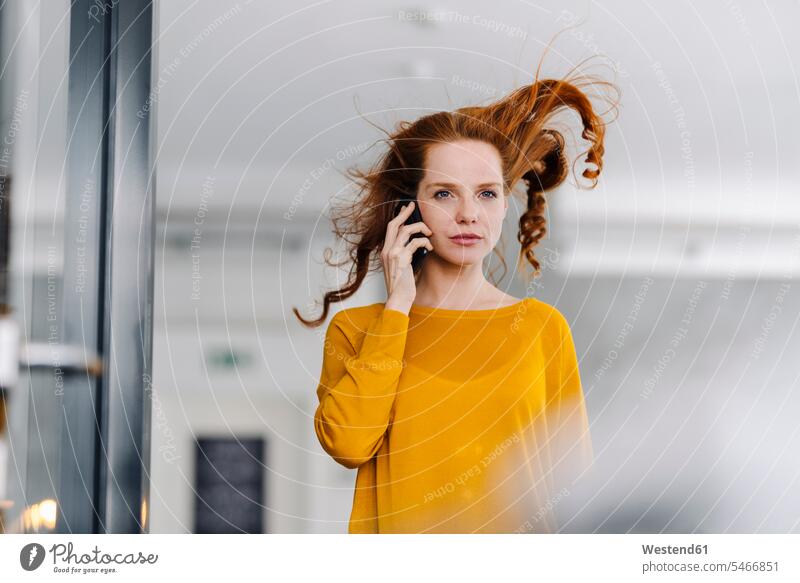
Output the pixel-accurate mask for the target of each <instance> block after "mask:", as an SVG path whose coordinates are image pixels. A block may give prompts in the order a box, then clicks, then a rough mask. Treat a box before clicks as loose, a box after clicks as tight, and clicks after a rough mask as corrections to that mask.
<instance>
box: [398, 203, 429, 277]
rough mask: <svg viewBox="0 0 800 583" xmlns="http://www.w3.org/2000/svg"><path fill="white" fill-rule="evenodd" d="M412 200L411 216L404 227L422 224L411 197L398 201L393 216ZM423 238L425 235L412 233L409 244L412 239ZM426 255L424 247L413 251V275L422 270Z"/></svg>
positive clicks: (426, 251) (419, 213) (417, 204)
mask: <svg viewBox="0 0 800 583" xmlns="http://www.w3.org/2000/svg"><path fill="white" fill-rule="evenodd" d="M412 200H413V201H414V202H415V204H414V210H413V211H411V214H410V215H409V217H408V218H407V219H406V222H405V223H403V224H405V225H411V224H414V223H420V222H422V213H421V212H419V203H417V202H416V200H415V199H413V198H411V197H403V198H401V199H400V200H399V201H398V203H397V205H396V206H395V213H394V215H395V216H397V215H398V214H400V208H401V207H402V206H403V205H405V204H408V203H409V202H410V201H412ZM424 236H425V235H423V234H422V233H413V234H412V235H411V237H410V238H409V242H411V240H412V239H416V238H417V237H424ZM427 254H428V249H427V248H425V247H420V248H419V249H417V250H416V251H414V255H412V256H411V268H412V270H413V271H414V273H417V272H418V271H419V270H420V269H421V268H422V262H423V260H424V259H425V257H426V256H427Z"/></svg>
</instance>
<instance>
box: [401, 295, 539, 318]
mask: <svg viewBox="0 0 800 583" xmlns="http://www.w3.org/2000/svg"><path fill="white" fill-rule="evenodd" d="M529 299H530V298H523V299H522V300H520V301H518V302H517V303H515V304H511V305H509V306H501V307H499V308H489V309H487V310H454V309H450V308H435V307H432V306H420V305H417V304H412V305H411V308H410V310H409V313H410V314H412V313H413V314H420V315H423V316H427V317H441V318H491V317H493V316H504V315H506V314H513V313H515V312H517V311H519V310H520V309H522V308H523V307H524V305H525V304H526V303H527V302H528V300H529Z"/></svg>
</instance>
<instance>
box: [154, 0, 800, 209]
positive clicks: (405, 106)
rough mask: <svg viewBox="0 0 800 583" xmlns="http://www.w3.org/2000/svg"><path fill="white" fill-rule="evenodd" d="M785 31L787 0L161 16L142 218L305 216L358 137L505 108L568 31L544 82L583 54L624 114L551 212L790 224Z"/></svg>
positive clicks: (176, 9) (348, 5)
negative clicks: (149, 187) (495, 101)
mask: <svg viewBox="0 0 800 583" xmlns="http://www.w3.org/2000/svg"><path fill="white" fill-rule="evenodd" d="M798 17H800V5H798V4H797V3H793V2H789V1H782V2H770V3H766V2H761V3H749V4H746V5H745V4H743V5H742V6H737V5H736V4H734V3H731V2H728V1H722V0H720V1H716V2H707V3H702V4H697V3H694V4H693V3H690V2H676V3H656V2H636V3H631V2H622V1H621V0H612V1H603V2H586V1H582V2H575V1H567V2H540V3H534V2H522V1H518V0H501V1H499V2H494V3H492V4H491V5H489V4H486V3H485V2H477V1H473V0H470V1H466V2H465V1H460V2H457V3H456V2H417V3H405V2H397V1H394V0H384V1H381V2H374V1H373V2H369V1H366V0H362V1H352V2H350V1H327V2H326V1H322V2H314V3H310V2H302V1H301V2H297V1H292V2H287V1H271V2H258V1H254V0H253V1H250V2H246V1H243V0H240V1H238V2H234V1H220V0H214V1H213V2H212V1H211V0H202V1H200V0H170V1H168V2H167V1H162V2H159V4H158V15H157V29H158V35H157V36H158V38H157V48H156V68H157V71H158V80H157V81H154V98H155V101H156V106H155V107H156V112H157V118H158V141H159V148H158V153H157V164H158V205H159V212H160V213H161V214H162V215H165V214H167V213H169V214H170V216H172V217H174V218H176V219H177V218H178V217H179V216H182V215H184V214H185V215H188V216H191V215H192V214H195V213H196V212H197V209H198V208H200V207H202V208H206V207H208V208H211V209H220V210H221V211H224V213H225V215H227V214H228V212H229V211H231V212H232V213H233V214H234V215H235V214H238V213H241V214H245V215H247V214H250V213H251V212H252V211H251V209H254V208H258V209H262V210H263V211H268V212H269V213H270V214H272V215H273V216H276V215H278V214H283V213H285V212H291V213H293V215H294V213H296V214H297V215H298V216H303V217H306V218H308V217H315V216H316V217H317V218H318V217H319V214H320V212H324V209H325V207H326V205H327V204H328V203H329V201H330V199H331V197H332V196H335V195H337V194H341V193H342V192H341V190H340V189H342V188H343V187H344V186H345V185H346V181H345V180H344V179H343V178H342V177H341V173H342V172H343V171H344V170H345V168H346V167H347V166H349V165H352V164H360V165H364V164H366V163H367V162H368V161H369V160H371V159H373V157H374V156H375V155H376V153H377V152H379V151H380V144H376V145H375V146H374V147H373V148H371V149H369V150H367V148H368V146H370V145H372V144H373V143H374V142H375V141H376V140H379V139H380V138H382V137H383V134H382V133H381V131H379V129H377V128H376V127H373V125H371V124H373V123H374V124H377V125H378V126H380V127H381V128H384V129H387V130H391V129H392V127H394V125H395V124H396V123H397V122H398V121H399V120H403V119H414V118H415V117H418V116H420V115H422V114H424V113H426V112H430V111H435V110H439V109H452V108H454V107H459V106H462V105H467V104H480V103H486V102H488V101H489V100H491V99H492V98H494V97H497V96H500V95H503V94H504V93H506V92H508V91H510V90H512V89H513V88H515V87H518V86H519V85H520V84H523V83H526V82H529V81H530V80H531V79H532V76H533V74H534V72H535V68H536V65H537V62H538V59H539V58H540V57H541V55H542V52H543V49H544V47H545V46H546V45H547V43H548V42H549V41H550V40H551V39H552V38H553V36H554V35H555V34H556V33H557V32H558V31H559V30H562V29H566V28H567V27H568V26H571V25H576V26H574V27H573V28H571V29H567V30H565V31H564V32H563V33H562V34H561V35H560V36H559V37H558V38H557V39H556V40H555V42H554V44H553V46H552V48H551V51H550V52H549V54H548V55H547V58H546V60H545V63H544V65H543V76H563V75H564V74H566V73H567V72H568V71H569V69H570V68H571V67H573V66H575V65H576V64H578V63H579V62H580V61H581V60H583V59H586V58H588V57H593V56H594V58H593V59H591V60H590V61H589V62H588V63H585V64H584V69H583V70H584V71H586V72H592V73H596V74H599V75H601V76H604V77H605V78H607V79H609V80H612V81H614V82H615V83H616V84H617V86H618V87H619V89H620V91H621V104H620V110H619V117H618V119H617V120H616V121H615V122H614V123H613V124H612V125H611V126H610V127H609V129H608V136H607V143H606V156H605V162H606V166H605V168H604V177H603V180H601V183H600V184H599V186H598V188H597V189H596V190H595V191H588V192H587V191H575V190H574V189H571V188H569V187H566V188H564V189H562V192H560V193H559V197H560V198H562V199H563V201H564V202H563V203H561V207H562V208H563V209H565V210H564V212H579V211H584V214H585V215H586V216H588V217H590V218H591V217H593V216H597V215H599V214H602V215H603V216H608V215H609V214H610V215H620V216H622V217H623V218H624V217H626V216H631V215H632V214H634V213H635V214H637V216H638V215H639V214H642V216H646V215H648V214H649V215H652V216H658V217H663V216H671V215H676V216H681V217H685V216H688V214H689V213H691V214H692V216H694V217H698V218H702V217H704V216H705V217H708V218H709V219H714V220H717V219H718V218H722V219H723V220H736V219H737V217H739V216H741V214H742V213H746V214H747V215H748V216H755V217H760V219H762V220H771V218H772V217H775V216H779V217H783V218H785V219H786V218H788V217H798V216H800V204H799V203H798V201H797V195H796V187H795V185H796V184H797V178H798V176H797V174H798V168H797V166H798V165H797V160H798V154H799V153H800V151H799V150H800V147H798V142H797V140H796V139H795V136H796V135H797V134H798V130H800V127H798V126H800V116H798V115H797V109H798V107H797V106H798V105H799V104H800V87H799V86H798V78H797V72H798V69H799V68H800V63H798V62H797V61H798V59H797V56H798V55H800V39H798V36H797V35H796V34H795V33H794V30H793V29H792V28H791V27H792V25H791V23H793V22H797V21H798ZM581 21H582V23H581ZM598 55H600V56H598ZM603 56H604V57H603ZM776 210H779V212H776ZM792 220H793V219H792Z"/></svg>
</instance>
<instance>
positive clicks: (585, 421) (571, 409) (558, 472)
mask: <svg viewBox="0 0 800 583" xmlns="http://www.w3.org/2000/svg"><path fill="white" fill-rule="evenodd" d="M559 321H560V328H561V334H560V336H561V342H560V347H559V355H558V361H559V375H558V378H559V379H560V389H559V392H558V398H557V403H556V407H555V413H554V415H553V421H554V426H553V434H552V435H551V438H550V440H549V442H550V445H551V454H550V459H551V462H552V463H553V465H554V475H555V480H556V484H557V486H556V488H557V489H559V490H560V489H561V488H564V487H566V488H567V489H571V488H572V486H573V484H574V482H575V480H577V479H579V478H580V477H581V474H582V473H583V472H584V471H585V470H587V469H588V468H589V467H591V465H592V464H593V463H594V452H593V447H592V439H591V434H590V432H589V418H588V415H587V412H586V403H585V400H584V396H583V389H582V387H581V377H580V369H579V367H578V357H577V354H576V351H575V343H574V341H573V338H572V332H571V331H570V328H569V324H568V322H567V320H566V318H564V317H563V316H561V317H560V318H559Z"/></svg>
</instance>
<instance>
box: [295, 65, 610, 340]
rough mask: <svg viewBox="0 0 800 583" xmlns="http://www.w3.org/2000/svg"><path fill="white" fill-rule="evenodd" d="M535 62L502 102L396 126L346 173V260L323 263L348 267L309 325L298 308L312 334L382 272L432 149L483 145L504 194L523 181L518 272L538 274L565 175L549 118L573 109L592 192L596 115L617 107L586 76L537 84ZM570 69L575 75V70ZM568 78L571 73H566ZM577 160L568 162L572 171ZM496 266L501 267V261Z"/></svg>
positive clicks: (341, 232)
mask: <svg viewBox="0 0 800 583" xmlns="http://www.w3.org/2000/svg"><path fill="white" fill-rule="evenodd" d="M540 69H541V62H540V63H539V67H538V68H537V71H536V77H535V80H534V81H533V82H532V83H531V84H529V85H524V86H522V87H520V88H518V89H516V90H515V91H513V92H512V93H510V94H508V95H507V96H505V97H503V98H501V99H499V100H497V101H495V102H493V103H490V104H488V105H483V106H471V107H462V108H459V109H456V110H455V111H452V112H451V111H439V112H436V113H432V114H430V115H426V116H423V117H420V118H419V119H417V120H416V121H413V122H412V121H401V122H399V123H398V124H397V126H396V128H395V131H394V133H387V136H388V138H386V139H384V140H382V141H384V142H385V143H386V144H387V146H388V149H387V151H386V152H385V153H384V154H383V155H382V156H381V157H380V158H379V159H378V160H377V162H376V163H375V164H374V165H373V167H372V168H370V169H369V170H368V171H366V172H365V171H362V170H360V169H358V168H349V169H348V170H347V175H348V176H350V177H351V178H352V179H353V181H354V182H355V183H356V185H357V186H358V196H357V197H356V198H355V200H354V202H349V203H347V204H345V205H343V206H341V207H338V208H336V207H334V209H333V213H332V221H333V225H334V233H335V235H336V236H337V237H339V238H341V239H342V240H343V241H344V242H345V244H346V245H347V248H348V251H349V253H348V256H347V257H346V258H345V259H344V260H342V261H340V262H338V263H337V262H334V261H332V260H331V251H332V250H331V249H330V248H328V249H326V252H325V262H326V263H327V264H328V265H330V266H332V267H340V266H342V265H344V264H347V263H349V264H350V273H349V277H348V280H347V282H346V283H345V285H344V286H343V287H341V288H340V289H338V290H332V291H329V292H327V293H325V295H324V298H323V308H322V314H321V315H320V317H319V318H317V319H316V320H306V319H304V318H303V317H302V316H301V315H300V313H299V311H298V310H297V308H292V311H293V312H294V314H295V316H297V318H298V319H299V320H300V321H301V322H302V323H303V324H304V325H305V326H307V327H309V328H311V327H317V326H319V325H320V324H322V323H323V322H324V321H325V319H326V318H327V317H328V311H329V308H330V304H331V303H333V302H341V301H343V300H346V299H347V298H349V297H350V296H352V295H353V294H355V293H356V291H358V288H359V287H360V286H361V284H362V282H363V281H364V278H365V277H366V276H367V274H368V273H369V272H370V271H378V270H380V269H381V268H382V264H381V261H380V252H381V250H382V245H383V243H384V238H385V236H386V229H387V226H388V223H389V221H391V220H392V219H393V218H394V216H395V212H394V210H395V208H396V203H397V201H398V200H399V199H400V198H401V197H403V196H405V197H409V196H410V197H412V198H416V195H417V187H418V185H419V183H420V182H421V181H422V178H423V174H424V171H425V154H426V152H427V150H428V148H429V147H430V146H432V145H434V144H439V143H448V142H454V141H456V140H464V139H472V140H480V141H483V142H488V143H490V144H492V145H494V146H495V147H496V148H497V150H498V151H499V152H500V159H501V161H502V166H503V181H504V191H505V193H507V194H512V193H513V192H514V189H515V187H516V186H517V184H518V183H519V182H520V181H524V185H525V194H526V196H527V206H526V210H525V212H524V213H523V214H522V216H521V217H520V219H519V231H518V233H517V239H518V241H519V243H520V253H519V259H518V263H517V265H518V267H520V266H521V265H522V264H523V263H524V261H525V260H527V261H528V262H529V263H530V264H531V265H532V266H533V269H534V275H536V274H538V273H539V271H540V264H539V261H538V260H537V259H536V256H535V255H534V252H533V249H534V247H536V245H537V244H538V243H539V241H540V240H541V239H542V237H544V235H545V233H546V231H547V229H546V221H545V217H544V211H545V204H546V201H545V197H544V193H545V192H548V191H550V190H552V189H554V188H556V187H557V186H559V185H560V184H561V183H562V182H564V180H565V179H566V177H567V175H568V174H569V171H570V166H571V165H570V163H569V161H568V158H567V152H566V140H565V138H564V135H563V134H562V133H561V132H560V131H559V130H557V129H555V128H554V127H553V123H552V122H553V121H554V117H555V116H556V114H558V113H559V112H561V111H563V110H569V109H571V110H574V111H575V112H576V113H577V114H578V115H579V116H580V121H581V125H582V128H583V129H582V132H581V137H582V138H583V139H584V140H586V141H588V142H589V147H588V149H587V150H585V151H584V152H583V153H582V154H581V155H580V156H579V158H583V159H584V160H585V162H586V163H587V164H588V165H589V166H588V167H587V168H585V169H584V170H583V172H582V175H583V177H584V178H586V179H588V185H585V186H584V185H581V184H580V182H579V181H578V182H579V184H578V186H584V187H586V188H594V186H595V185H596V184H597V181H598V177H599V175H600V172H601V171H602V169H603V153H604V148H603V138H604V135H605V126H606V123H607V122H605V121H604V119H603V115H604V114H605V113H607V111H611V110H613V109H615V108H616V104H617V100H616V99H611V98H610V97H609V93H608V91H606V90H608V89H610V90H612V93H617V94H618V91H617V89H616V87H615V86H614V85H613V84H611V83H609V82H606V81H603V80H599V79H597V78H595V77H591V76H587V75H583V74H581V75H568V76H567V77H566V78H565V79H561V80H558V79H539V72H540ZM576 69H577V68H576ZM573 71H575V69H573ZM590 88H594V89H597V90H599V91H597V92H596V95H597V96H598V97H600V98H601V99H602V100H603V101H604V102H607V103H610V108H609V109H608V110H606V111H605V112H600V113H598V112H596V111H595V108H594V107H593V105H592V102H591V101H590V99H589V89H590ZM578 161H579V159H578V158H576V159H575V161H574V163H573V164H572V167H573V172H574V165H575V163H577V162H578ZM499 257H500V261H501V262H502V263H503V265H504V266H505V261H504V260H503V257H502V255H499Z"/></svg>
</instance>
